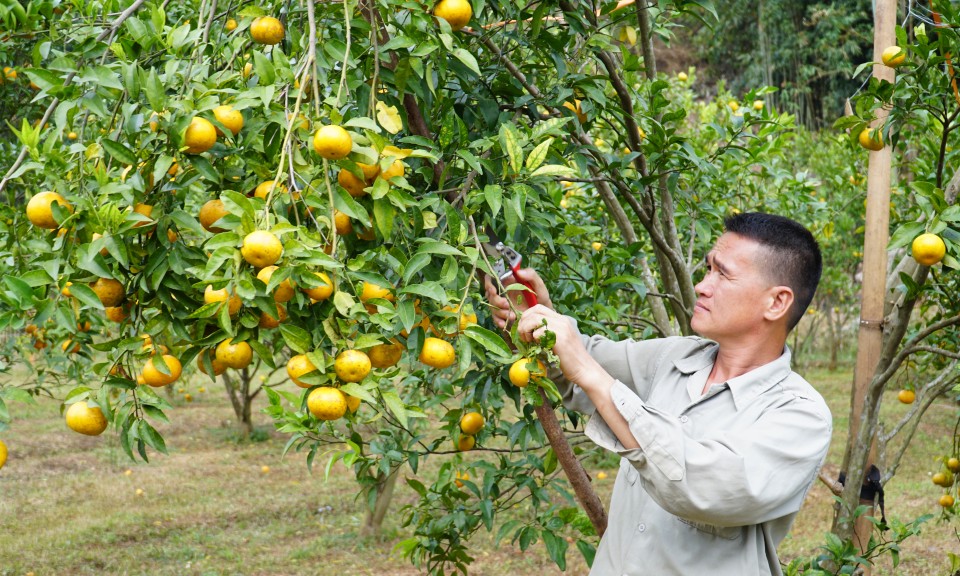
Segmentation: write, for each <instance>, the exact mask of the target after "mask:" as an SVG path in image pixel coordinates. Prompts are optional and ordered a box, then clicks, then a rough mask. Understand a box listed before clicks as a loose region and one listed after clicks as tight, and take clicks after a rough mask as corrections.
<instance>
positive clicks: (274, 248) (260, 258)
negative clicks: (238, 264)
mask: <svg viewBox="0 0 960 576" xmlns="http://www.w3.org/2000/svg"><path fill="white" fill-rule="evenodd" d="M282 253H283V244H281V243H280V239H279V238H277V237H276V236H274V235H273V234H272V233H271V232H267V231H266V230H256V231H254V232H251V233H249V234H247V235H246V236H245V237H244V239H243V246H242V247H241V248H240V254H242V255H243V259H244V260H246V261H247V262H248V263H250V264H252V265H253V266H255V267H257V268H264V267H266V266H270V265H271V264H275V263H276V262H277V260H279V259H280V255H281V254H282Z"/></svg>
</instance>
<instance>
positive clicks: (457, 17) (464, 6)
mask: <svg viewBox="0 0 960 576" xmlns="http://www.w3.org/2000/svg"><path fill="white" fill-rule="evenodd" d="M433 15H434V16H436V17H437V18H443V19H444V20H446V21H447V23H448V24H450V29H451V30H454V31H457V30H460V29H461V28H463V27H464V26H466V25H467V22H469V21H470V18H471V17H473V7H472V6H470V2H468V1H467V0H440V2H438V3H437V5H436V6H434V8H433Z"/></svg>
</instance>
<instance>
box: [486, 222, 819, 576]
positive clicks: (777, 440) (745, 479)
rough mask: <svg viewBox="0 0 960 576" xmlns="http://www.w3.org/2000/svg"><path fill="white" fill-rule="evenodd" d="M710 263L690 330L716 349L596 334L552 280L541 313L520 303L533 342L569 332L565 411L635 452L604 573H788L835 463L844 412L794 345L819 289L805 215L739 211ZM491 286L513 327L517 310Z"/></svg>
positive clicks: (627, 463)
mask: <svg viewBox="0 0 960 576" xmlns="http://www.w3.org/2000/svg"><path fill="white" fill-rule="evenodd" d="M705 264H706V273H705V275H704V278H703V280H702V281H701V282H700V283H699V284H697V286H696V292H697V303H696V307H695V308H694V311H693V317H692V320H691V327H692V328H693V330H694V331H695V332H696V333H697V334H699V335H700V336H701V337H702V338H699V337H685V338H679V337H674V338H663V339H656V340H648V341H640V342H638V341H623V342H615V341H612V340H609V339H607V338H604V337H601V336H593V337H588V336H581V335H580V333H579V332H578V330H577V326H576V323H575V321H573V320H572V319H570V318H568V317H565V316H561V315H560V314H558V313H557V312H555V311H554V310H552V306H551V304H550V296H549V293H548V292H547V290H546V287H545V286H544V284H543V281H542V280H541V279H540V277H539V276H538V275H537V274H536V273H535V272H534V271H533V270H521V271H520V272H519V275H520V276H521V277H522V279H523V280H526V281H528V282H530V283H531V285H532V286H533V288H534V291H535V292H536V293H537V296H538V299H539V301H540V303H541V304H538V305H537V306H534V307H533V308H530V309H529V310H523V309H522V307H521V308H514V309H516V310H518V311H522V314H521V315H520V320H519V323H518V325H517V329H518V334H519V336H520V338H521V339H523V340H524V341H527V342H529V341H532V340H536V339H538V338H539V337H540V336H542V335H543V333H544V331H545V330H550V331H552V332H554V333H555V334H556V345H555V346H554V349H553V351H554V352H555V353H556V355H557V357H558V358H559V360H560V365H559V368H560V371H562V375H561V374H560V373H557V374H556V376H557V377H556V378H555V380H556V381H557V384H558V386H559V387H560V391H561V393H562V394H563V395H564V403H565V405H566V406H567V407H568V408H571V409H574V410H577V411H580V412H584V413H586V414H592V417H591V418H590V421H589V423H588V424H587V427H586V433H587V435H588V436H589V437H590V438H591V439H592V440H593V441H594V442H596V443H597V444H598V445H599V446H601V447H603V448H605V449H607V450H611V451H613V452H616V453H618V454H619V455H620V456H621V457H622V459H621V465H620V473H619V474H618V476H617V481H616V484H615V486H614V490H613V496H612V500H611V503H610V517H609V524H608V527H607V531H606V533H605V534H604V536H603V538H602V539H601V541H600V546H599V548H598V550H597V555H596V559H595V560H594V564H593V569H592V571H591V574H593V575H601V576H607V575H614V576H619V575H621V574H622V575H641V574H643V575H648V574H649V575H657V576H661V575H669V574H683V575H686V574H711V575H729V576H748V575H767V574H774V575H779V574H781V569H780V562H779V559H778V557H777V546H778V545H779V544H780V542H781V540H783V538H784V536H786V534H787V532H788V531H789V529H790V525H791V524H792V523H793V520H794V518H795V517H796V514H797V511H798V510H799V509H800V504H801V503H802V501H803V498H804V496H805V495H806V493H807V491H808V490H809V488H810V486H811V485H812V484H813V482H814V480H815V479H816V477H817V472H818V470H819V469H820V466H821V465H822V463H823V460H824V458H825V457H826V453H827V448H828V446H829V443H830V433H831V429H832V420H831V416H830V411H829V409H828V408H827V406H826V404H825V403H824V401H823V398H822V397H821V396H820V395H819V394H818V393H817V392H816V391H815V390H814V389H813V388H812V387H811V386H810V384H808V383H807V382H806V381H805V380H804V379H803V378H801V377H800V376H799V375H798V374H796V373H795V372H793V371H791V369H790V351H789V349H787V348H786V341H787V334H788V333H789V332H790V330H791V329H793V327H794V326H796V324H797V322H798V321H799V320H800V318H801V317H802V316H803V314H804V311H805V310H806V308H807V306H808V305H809V303H810V301H811V300H812V298H813V294H814V292H815V291H816V287H817V283H818V282H819V279H820V271H821V266H822V264H821V257H820V249H819V247H818V246H817V243H816V240H814V238H813V236H812V235H811V234H810V232H809V231H808V230H807V229H806V228H804V227H803V226H801V225H800V224H798V223H796V222H794V221H792V220H790V219H787V218H783V217H780V216H774V215H769V214H761V213H751V214H739V215H736V216H733V217H731V218H728V219H727V221H726V232H725V233H724V234H723V235H722V236H720V238H719V239H718V240H717V242H716V244H715V245H714V247H713V249H712V250H711V251H710V252H709V253H708V254H707V257H706V262H705ZM485 285H486V292H487V298H488V299H489V301H490V303H491V305H492V308H493V314H494V319H495V322H496V323H497V324H498V325H499V326H500V327H501V328H504V327H506V325H507V324H508V323H510V322H512V321H514V320H515V319H516V317H517V316H516V314H515V313H514V311H513V310H514V309H511V306H510V303H509V302H508V301H507V300H506V299H505V298H503V297H502V296H500V295H499V294H498V292H497V290H496V288H495V287H494V286H493V283H492V282H491V281H490V279H489V278H488V279H487V280H486V281H485ZM554 372H556V371H554ZM553 375H554V374H551V376H553Z"/></svg>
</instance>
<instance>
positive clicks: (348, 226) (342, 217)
mask: <svg viewBox="0 0 960 576" xmlns="http://www.w3.org/2000/svg"><path fill="white" fill-rule="evenodd" d="M333 223H334V227H335V228H336V229H337V234H339V235H341V236H346V235H347V234H349V233H351V232H353V223H352V222H350V217H349V216H347V215H346V214H344V213H343V212H341V211H339V210H334V211H333Z"/></svg>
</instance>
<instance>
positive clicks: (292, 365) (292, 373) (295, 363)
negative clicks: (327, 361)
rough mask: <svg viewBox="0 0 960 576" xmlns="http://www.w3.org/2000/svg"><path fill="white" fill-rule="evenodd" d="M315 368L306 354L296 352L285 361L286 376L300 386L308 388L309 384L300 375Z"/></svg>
mask: <svg viewBox="0 0 960 576" xmlns="http://www.w3.org/2000/svg"><path fill="white" fill-rule="evenodd" d="M316 369H317V367H316V366H314V365H313V362H311V361H310V359H309V358H307V355H306V354H297V355H296V356H292V357H291V358H290V360H288V361H287V376H289V377H290V379H291V380H293V383H294V384H296V385H297V386H299V387H301V388H309V387H310V386H311V385H310V384H307V383H306V382H304V381H303V380H301V379H300V377H301V376H303V375H305V374H309V373H310V372H314V371H315V370H316Z"/></svg>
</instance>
